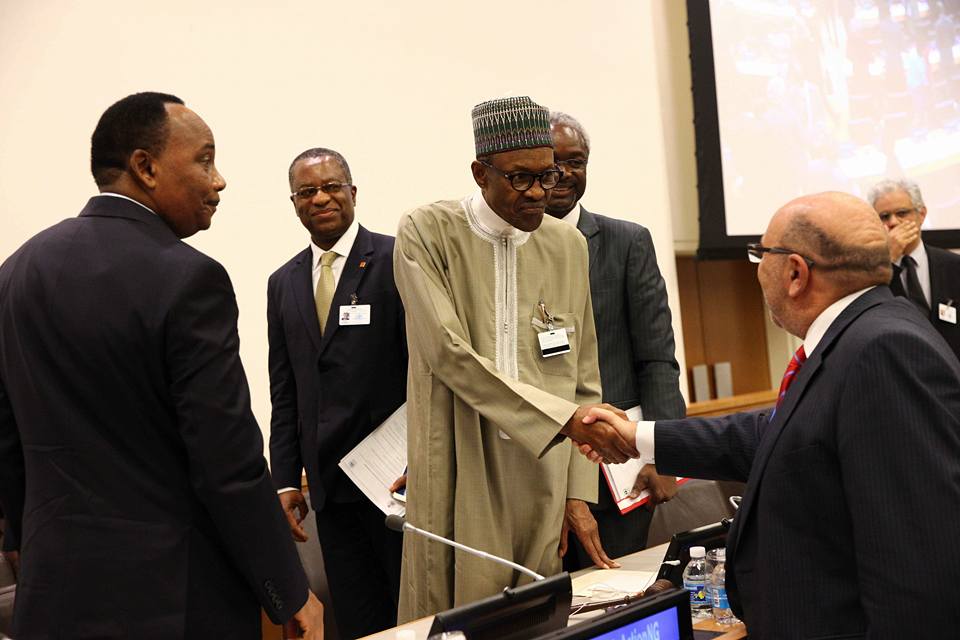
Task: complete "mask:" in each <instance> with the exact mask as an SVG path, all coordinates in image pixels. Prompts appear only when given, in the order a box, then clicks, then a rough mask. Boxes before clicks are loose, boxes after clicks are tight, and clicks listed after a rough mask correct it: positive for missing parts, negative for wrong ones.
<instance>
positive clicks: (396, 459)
mask: <svg viewBox="0 0 960 640" xmlns="http://www.w3.org/2000/svg"><path fill="white" fill-rule="evenodd" d="M340 468H341V469H343V472H344V473H345V474H347V477H348V478H350V480H352V481H353V483H354V484H355V485H357V487H359V489H360V491H362V492H363V495H365V496H367V498H368V499H369V500H370V502H372V503H373V504H375V505H376V506H377V507H378V508H379V509H380V510H381V511H383V512H384V513H385V514H387V515H388V516H389V515H393V514H396V515H399V516H402V515H404V514H405V513H406V507H405V506H404V504H403V503H402V502H398V501H397V500H394V499H393V496H392V495H390V491H389V490H388V489H389V487H390V485H391V484H393V481H394V480H396V479H397V478H399V477H400V476H402V475H403V474H404V473H405V471H406V469H407V403H406V402H404V403H403V404H402V405H400V407H399V408H398V409H397V410H396V411H394V412H393V413H392V414H391V415H390V417H389V418H387V419H386V420H384V422H383V424H381V425H380V426H379V427H377V428H376V429H374V430H373V432H371V433H370V435H368V436H367V437H366V438H364V439H363V441H361V442H360V444H358V445H357V446H355V447H354V448H353V450H351V451H350V453H348V454H347V455H345V456H344V457H343V459H342V460H340Z"/></svg>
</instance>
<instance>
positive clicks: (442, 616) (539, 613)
mask: <svg viewBox="0 0 960 640" xmlns="http://www.w3.org/2000/svg"><path fill="white" fill-rule="evenodd" d="M572 594H573V587H572V586H571V583H570V574H569V573H566V572H564V573H560V574H557V575H555V576H551V577H549V578H546V579H545V580H538V581H536V582H531V583H530V584H526V585H523V586H522V587H517V588H515V589H504V590H503V592H502V593H500V594H498V595H495V596H491V597H489V598H484V599H483V600H478V601H476V602H471V603H470V604H465V605H463V606H460V607H457V608H455V609H450V610H449V611H443V612H442V613H438V614H437V615H436V616H434V618H433V626H431V627H430V634H429V635H431V636H433V635H434V634H439V633H441V632H443V631H462V632H463V633H464V635H465V636H467V637H468V638H470V640H521V639H523V638H533V637H535V636H538V635H541V634H544V633H548V632H551V631H555V630H557V629H562V628H563V627H565V626H566V624H567V617H569V615H570V601H571V599H572Z"/></svg>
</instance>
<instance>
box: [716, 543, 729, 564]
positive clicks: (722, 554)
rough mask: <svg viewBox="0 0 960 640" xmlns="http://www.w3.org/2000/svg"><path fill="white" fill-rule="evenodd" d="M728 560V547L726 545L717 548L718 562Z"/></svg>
mask: <svg viewBox="0 0 960 640" xmlns="http://www.w3.org/2000/svg"><path fill="white" fill-rule="evenodd" d="M726 561H727V549H726V548H725V547H720V548H719V549H717V562H726Z"/></svg>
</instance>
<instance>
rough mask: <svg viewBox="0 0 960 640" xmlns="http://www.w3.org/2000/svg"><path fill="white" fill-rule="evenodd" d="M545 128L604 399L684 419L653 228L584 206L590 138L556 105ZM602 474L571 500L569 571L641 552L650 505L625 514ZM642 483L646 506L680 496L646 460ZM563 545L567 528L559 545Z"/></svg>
mask: <svg viewBox="0 0 960 640" xmlns="http://www.w3.org/2000/svg"><path fill="white" fill-rule="evenodd" d="M550 131H551V133H552V135H553V154H554V158H555V159H556V162H557V166H559V167H560V169H561V170H562V171H563V178H561V179H560V182H559V183H558V184H557V186H556V187H555V188H553V189H551V190H550V195H549V198H548V201H547V213H549V214H550V215H551V216H553V217H554V218H559V219H560V220H563V221H564V222H566V223H568V224H571V225H573V226H575V227H576V228H577V229H579V230H580V233H582V234H583V235H584V237H586V239H587V249H588V251H589V254H590V295H591V297H592V299H593V317H594V320H595V322H596V327H597V343H598V345H599V353H600V381H601V386H602V388H603V401H604V402H606V403H609V404H612V405H613V406H615V407H617V408H619V409H624V410H626V409H630V408H632V407H635V406H637V405H640V407H641V409H642V411H643V416H644V418H646V419H649V420H661V419H669V418H682V417H683V415H684V413H685V407H684V403H683V396H681V395H680V385H679V382H678V380H679V376H680V367H679V365H677V360H676V358H675V357H674V342H673V328H672V327H671V325H670V307H668V306H667V290H666V286H665V285H664V283H663V278H662V277H661V276H660V269H659V268H658V267H657V256H656V253H655V252H654V249H653V241H652V240H651V238H650V232H649V231H647V230H646V229H645V228H644V227H641V226H640V225H638V224H634V223H632V222H626V221H623V220H616V219H614V218H608V217H606V216H601V215H598V214H595V213H591V212H589V211H587V210H586V209H585V208H584V207H583V206H582V205H581V204H580V199H581V198H582V197H583V194H584V192H585V191H586V189H587V162H588V161H589V158H590V138H589V136H588V135H587V132H586V131H585V130H584V128H583V126H582V125H581V124H580V123H579V122H578V121H577V120H576V119H574V118H573V117H571V116H569V115H567V114H565V113H560V112H556V111H555V112H551V113H550ZM598 475H599V476H600V478H599V481H600V486H599V489H598V497H599V499H598V501H597V504H596V505H595V506H593V507H591V508H588V507H587V504H586V503H585V502H583V501H581V500H570V501H568V502H567V512H566V526H568V527H569V528H571V529H572V530H573V531H574V533H576V535H577V539H576V540H575V541H574V542H573V544H572V545H570V547H571V548H570V551H571V552H570V553H569V554H568V555H567V556H566V557H565V560H564V565H565V566H566V567H567V568H568V569H569V570H571V571H573V570H576V569H582V568H584V567H587V566H589V565H590V564H591V563H593V564H595V565H596V566H598V567H616V566H619V565H618V564H617V563H616V562H614V561H612V560H611V559H610V558H618V557H620V556H625V555H627V554H628V553H633V552H634V551H639V550H640V549H642V548H643V546H644V543H645V541H646V539H647V531H648V529H649V528H650V520H651V518H652V517H653V510H652V509H634V510H633V511H630V512H629V513H626V514H623V515H621V514H620V510H619V509H618V508H617V505H616V503H615V502H614V501H613V498H612V496H611V495H610V489H609V487H608V486H607V483H606V480H605V479H604V477H603V474H602V473H598ZM644 489H649V491H650V502H649V504H650V505H651V506H652V505H655V504H657V503H659V502H665V501H667V500H669V499H670V498H672V497H673V496H674V495H675V494H676V491H677V490H676V478H672V477H669V476H658V475H657V474H656V472H655V470H654V468H653V467H652V466H649V465H648V466H644V468H643V470H642V471H641V473H640V474H639V475H638V476H637V481H636V483H635V485H634V492H635V494H639V493H640V491H643V490H644ZM591 511H592V513H591ZM566 543H567V536H566V531H564V535H563V536H562V538H561V541H560V544H561V550H562V551H564V550H566Z"/></svg>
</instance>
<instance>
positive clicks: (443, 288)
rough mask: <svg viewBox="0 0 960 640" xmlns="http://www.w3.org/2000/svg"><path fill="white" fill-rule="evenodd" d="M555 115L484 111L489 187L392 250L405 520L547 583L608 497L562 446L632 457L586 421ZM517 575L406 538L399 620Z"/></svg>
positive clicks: (478, 122)
mask: <svg viewBox="0 0 960 640" xmlns="http://www.w3.org/2000/svg"><path fill="white" fill-rule="evenodd" d="M547 113H548V112H547V110H546V109H545V108H544V107H541V106H540V105H537V104H535V103H534V102H533V101H532V100H530V99H529V98H526V97H523V98H507V99H502V100H492V101H489V102H485V103H483V104H480V105H478V106H477V107H475V108H474V110H473V128H474V136H475V142H476V160H475V161H474V162H473V163H472V164H471V170H472V172H473V178H474V180H475V181H476V183H477V186H478V187H479V189H478V190H477V191H476V192H475V193H473V194H472V195H469V196H467V197H466V198H464V199H463V200H459V201H441V202H436V203H433V204H429V205H425V206H422V207H419V208H417V209H415V210H414V211H412V212H410V213H409V214H407V215H406V216H405V217H404V218H403V220H402V221H401V222H400V229H399V231H398V233H397V246H396V251H395V252H394V265H395V266H394V271H395V273H396V278H397V287H398V288H399V289H400V295H401V297H402V298H403V303H404V307H405V309H406V312H407V337H408V343H409V346H410V375H409V378H410V385H409V394H408V405H407V407H408V424H409V434H408V437H409V441H408V452H409V461H410V472H409V479H408V499H407V518H408V519H409V520H410V522H411V524H414V525H416V526H418V527H421V528H424V529H428V530H430V531H433V532H434V533H438V534H440V535H443V536H445V537H447V538H452V539H454V540H456V541H458V542H461V543H465V544H467V545H470V546H473V547H476V548H479V549H481V550H483V551H486V552H489V553H493V554H496V555H498V556H501V557H504V558H507V559H509V560H512V561H514V562H517V563H519V564H521V565H524V566H526V567H529V568H530V569H533V570H534V571H536V572H538V573H540V574H544V575H548V574H554V573H558V572H559V571H560V569H561V566H560V564H561V563H560V557H559V555H558V546H559V544H560V530H561V526H562V522H563V513H564V505H565V503H566V501H567V499H570V498H576V499H580V500H586V501H589V502H595V501H596V497H597V476H596V473H597V472H596V469H594V468H592V467H591V466H590V465H589V464H586V465H585V464H584V462H585V459H583V458H582V457H581V456H580V455H579V454H578V453H577V452H576V449H575V448H574V447H572V446H571V445H570V442H568V441H567V440H565V439H564V436H568V437H569V438H571V439H574V440H577V441H579V442H583V441H587V442H591V443H595V448H596V449H598V450H599V451H601V452H602V454H603V455H604V457H606V458H608V459H611V460H613V461H617V462H622V461H624V460H626V458H627V457H628V455H629V454H630V453H631V452H632V450H633V444H632V443H630V442H627V441H626V440H624V439H623V438H622V437H620V436H619V434H617V433H616V432H615V431H614V430H613V429H611V428H607V427H604V428H601V429H597V430H593V429H589V428H586V427H585V426H584V425H583V423H582V418H583V416H584V415H586V411H587V408H588V406H589V405H591V404H593V403H597V402H599V401H600V375H599V371H598V368H597V339H596V334H595V332H594V323H593V313H592V308H591V303H590V289H589V284H588V280H587V246H586V242H585V241H584V239H583V237H582V236H581V235H580V233H579V232H578V231H577V230H576V229H574V228H573V227H571V226H569V225H566V224H563V223H562V222H560V221H558V220H555V219H553V218H550V217H549V216H548V217H546V218H545V217H544V209H545V207H546V204H547V191H549V190H550V189H552V188H553V187H555V186H556V185H557V183H558V182H559V179H560V171H559V170H558V169H557V167H556V165H555V164H554V157H553V148H552V141H551V137H550V125H549V122H548V119H547ZM611 408H612V407H611ZM517 580H518V574H517V573H515V572H514V571H513V570H512V569H509V568H504V567H501V566H500V565H497V564H493V563H491V562H490V561H489V560H484V559H482V558H475V557H472V556H469V555H466V554H457V555H456V557H455V556H454V553H453V551H452V550H451V549H450V548H449V547H446V546H442V545H438V544H437V543H435V542H432V541H430V540H426V539H423V538H414V537H412V536H407V538H406V539H405V540H404V556H403V576H402V579H401V590H400V614H399V617H400V619H401V620H410V619H414V618H418V617H421V616H424V615H428V614H431V613H434V612H436V611H440V610H443V609H447V608H450V607H452V606H454V605H456V604H462V603H465V602H470V601H472V600H476V599H479V598H482V597H484V596H489V595H493V594H495V593H497V592H499V591H501V590H502V589H503V588H504V587H507V586H512V585H515V584H516V583H517Z"/></svg>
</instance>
